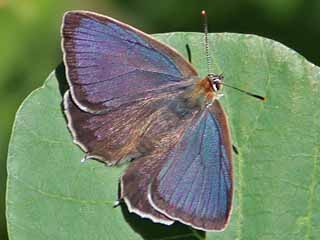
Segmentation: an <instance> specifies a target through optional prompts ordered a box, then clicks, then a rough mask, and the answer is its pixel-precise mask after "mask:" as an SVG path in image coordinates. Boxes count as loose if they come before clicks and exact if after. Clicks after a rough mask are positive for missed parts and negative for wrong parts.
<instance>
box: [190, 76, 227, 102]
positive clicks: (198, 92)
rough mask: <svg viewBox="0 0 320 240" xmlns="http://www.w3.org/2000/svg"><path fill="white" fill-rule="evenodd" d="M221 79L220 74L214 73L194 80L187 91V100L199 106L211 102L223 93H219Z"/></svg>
mask: <svg viewBox="0 0 320 240" xmlns="http://www.w3.org/2000/svg"><path fill="white" fill-rule="evenodd" d="M222 80H223V76H222V75H215V74H208V75H207V76H206V77H205V78H203V79H198V80H196V82H195V84H194V86H193V88H192V90H191V91H190V92H189V93H188V97H189V101H191V102H193V103H194V104H196V105H200V106H201V107H204V106H206V105H208V104H212V103H213V102H214V101H215V100H217V99H219V98H220V97H221V96H222V95H223V94H221V93H220V90H221V89H222Z"/></svg>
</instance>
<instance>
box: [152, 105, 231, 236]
mask: <svg viewBox="0 0 320 240" xmlns="http://www.w3.org/2000/svg"><path fill="white" fill-rule="evenodd" d="M231 161H232V154H231V146H230V137H229V132H228V126H227V122H226V118H225V114H224V112H223V110H222V108H221V106H220V104H219V103H218V102H217V101H215V102H214V103H213V105H212V106H211V107H210V108H209V109H207V110H204V111H203V112H202V113H201V115H200V116H199V117H198V118H196V119H194V120H193V122H192V124H191V125H190V127H189V128H188V129H186V130H185V132H184V134H183V135H182V137H181V139H180V141H179V142H178V143H177V145H176V146H175V147H174V148H173V149H172V150H171V151H170V152H169V154H168V155H167V157H166V161H163V165H162V166H161V167H159V172H158V174H157V176H156V177H155V178H154V180H153V182H152V184H151V186H150V187H149V201H150V203H151V205H152V206H153V207H154V208H155V209H157V210H158V211H160V212H162V213H163V214H165V215H166V216H168V217H169V218H171V219H174V220H178V221H181V222H183V223H185V224H188V225H191V226H193V227H194V228H197V229H202V230H222V229H224V228H225V226H226V224H227V222H228V219H229V216H230V210H231V203H232V193H233V182H232V162H231Z"/></svg>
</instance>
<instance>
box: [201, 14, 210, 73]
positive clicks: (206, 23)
mask: <svg viewBox="0 0 320 240" xmlns="http://www.w3.org/2000/svg"><path fill="white" fill-rule="evenodd" d="M201 15H202V17H203V26H204V47H205V52H206V57H207V68H208V69H207V71H208V73H211V57H210V55H209V43H208V18H207V13H206V11H205V10H202V11H201Z"/></svg>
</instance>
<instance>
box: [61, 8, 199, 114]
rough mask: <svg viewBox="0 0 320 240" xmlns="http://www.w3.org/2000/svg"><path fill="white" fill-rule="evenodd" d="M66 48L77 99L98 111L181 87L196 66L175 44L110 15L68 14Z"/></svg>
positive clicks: (64, 31) (82, 105) (80, 104)
mask: <svg viewBox="0 0 320 240" xmlns="http://www.w3.org/2000/svg"><path fill="white" fill-rule="evenodd" d="M62 39H63V40H62V49H63V52H64V63H65V65H66V69H67V71H66V72H67V79H68V82H69V85H70V90H71V95H72V98H73V100H74V102H75V103H76V104H77V106H78V107H79V108H81V109H82V110H84V111H87V112H91V113H96V112H104V111H108V110H111V109H114V108H117V107H120V106H122V105H126V104H129V103H132V102H137V101H140V100H142V99H146V98H153V97H156V96H157V95H158V94H159V93H162V92H165V91H177V90H178V89H179V88H180V87H183V86H186V85H190V84H189V83H188V81H186V79H188V78H189V77H190V76H195V75H197V73H196V71H195V70H194V68H193V67H192V66H191V65H190V64H189V63H188V62H187V61H185V60H184V59H183V57H182V56H181V55H180V54H179V53H177V52H176V51H175V50H173V49H172V48H169V47H168V46H166V45H164V44H162V43H160V42H159V41H157V40H155V39H153V38H152V37H151V36H149V35H147V34H145V33H143V32H141V31H139V30H137V29H135V28H133V27H131V26H128V25H126V24H124V23H121V22H119V21H117V20H115V19H112V18H110V17H106V16H102V15H99V14H96V13H92V12H86V11H70V12H67V13H66V14H65V15H64V19H63V25H62Z"/></svg>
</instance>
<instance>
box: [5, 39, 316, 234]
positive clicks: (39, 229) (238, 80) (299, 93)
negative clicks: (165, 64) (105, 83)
mask: <svg viewBox="0 0 320 240" xmlns="http://www.w3.org/2000/svg"><path fill="white" fill-rule="evenodd" d="M156 37H157V38H158V39H160V40H161V41H164V42H166V43H168V44H170V45H171V46H173V47H174V48H176V49H177V50H178V51H180V52H181V53H182V54H183V55H184V56H185V57H186V56H187V51H186V48H185V44H186V43H188V44H189V45H190V48H191V52H192V62H193V64H194V66H195V67H196V69H197V70H198V72H199V74H200V75H201V76H205V75H206V74H207V64H206V57H205V54H204V47H203V44H202V39H203V36H202V34H198V33H170V34H159V35H156ZM209 41H210V50H211V54H210V55H211V56H212V69H213V71H214V72H215V73H222V72H223V73H224V76H225V82H226V83H228V84H231V85H233V86H236V87H239V88H242V89H245V90H249V91H252V92H254V93H257V94H260V95H263V96H266V97H267V101H266V102H260V101H257V100H255V99H254V98H251V97H248V96H246V95H244V94H241V93H239V92H236V91H234V90H233V89H230V88H227V87H225V88H224V90H223V92H224V96H223V97H222V98H221V102H222V104H223V106H224V108H225V110H226V112H227V113H228V116H229V121H230V127H231V132H232V139H233V143H234V145H236V146H237V148H238V150H239V155H237V156H235V159H234V175H235V193H234V205H233V212H232V216H231V221H230V224H229V226H228V228H227V229H226V230H225V231H224V232H213V233H207V234H204V233H202V232H199V231H194V230H192V229H190V228H188V227H186V226H184V225H182V224H175V225H173V226H172V227H165V226H163V225H160V224H153V223H152V222H151V221H149V220H143V219H141V218H139V217H138V216H135V215H133V214H129V213H128V212H127V211H126V209H125V207H122V208H113V207H112V206H113V203H114V201H115V200H116V199H117V191H118V190H117V189H118V179H119V176H120V175H121V173H122V172H123V171H124V169H125V167H126V166H122V167H113V168H110V167H106V166H104V165H103V164H101V163H98V162H95V161H89V162H85V163H81V162H80V160H81V159H82V158H83V156H84V153H83V152H82V151H81V150H80V149H79V148H78V147H77V146H76V145H75V144H73V142H72V138H71V135H70V133H69V132H68V129H67V125H66V121H65V118H64V115H63V112H62V108H61V101H62V97H61V92H62V91H63V89H64V85H63V79H64V78H63V74H62V73H61V69H58V70H56V71H55V72H53V73H52V74H51V75H50V76H49V77H48V79H47V80H46V81H45V83H44V85H43V86H42V87H41V88H39V89H37V90H35V91H34V92H32V93H31V94H30V95H29V97H27V99H26V100H25V101H24V102H23V104H22V105H21V107H20V109H19V110H18V112H17V114H16V120H15V124H14V127H13V131H12V136H11V141H10V146H9V154H8V184H7V220H8V230H9V235H10V239H11V240H22V239H26V240H29V239H30V240H31V239H32V240H38V239H77V240H80V239H90V240H91V239H106V240H109V239H110V240H113V239H132V240H135V239H157V240H160V239H163V240H165V239H181V240H182V239H184V240H185V239H187V240H189V239H209V240H211V239H215V240H216V239H221V240H222V239H260V240H261V239H263V240H267V239H270V240H271V239H290V240H291V239H299V240H300V239H317V237H318V236H320V207H319V206H320V69H319V68H318V67H316V66H315V65H313V64H311V63H310V62H308V61H307V60H306V59H304V58H303V57H302V56H300V55H299V54H298V53H296V52H294V51H293V50H290V49H288V48H287V47H285V46H283V45H281V44H279V43H277V42H274V41H272V40H269V39H264V38H261V37H257V36H253V35H242V34H230V33H223V34H210V35H209Z"/></svg>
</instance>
